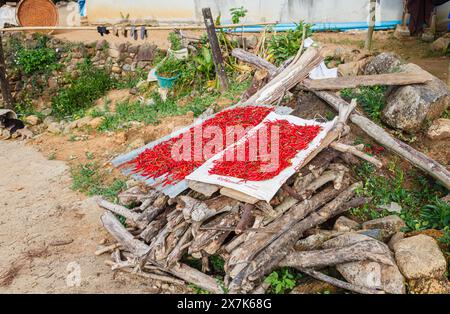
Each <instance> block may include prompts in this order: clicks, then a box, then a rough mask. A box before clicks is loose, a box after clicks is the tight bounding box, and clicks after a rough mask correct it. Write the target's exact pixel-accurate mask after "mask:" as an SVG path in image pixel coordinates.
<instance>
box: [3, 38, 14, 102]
mask: <svg viewBox="0 0 450 314" xmlns="http://www.w3.org/2000/svg"><path fill="white" fill-rule="evenodd" d="M0 88H1V90H2V96H3V101H4V102H5V109H10V110H13V109H14V99H13V97H12V95H11V89H10V88H9V82H8V78H7V76H6V65H5V55H4V53H3V41H2V34H0Z"/></svg>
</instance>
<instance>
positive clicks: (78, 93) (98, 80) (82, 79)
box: [52, 61, 113, 118]
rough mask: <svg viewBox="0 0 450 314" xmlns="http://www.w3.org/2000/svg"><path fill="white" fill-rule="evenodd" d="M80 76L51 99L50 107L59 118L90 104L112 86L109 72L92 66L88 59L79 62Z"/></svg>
mask: <svg viewBox="0 0 450 314" xmlns="http://www.w3.org/2000/svg"><path fill="white" fill-rule="evenodd" d="M78 69H79V71H80V76H79V77H78V78H77V79H76V80H72V81H71V82H70V85H68V86H67V87H65V88H63V89H62V90H61V91H60V92H59V93H58V95H56V96H55V97H53V99H52V109H53V112H54V114H55V116H57V117H59V118H63V117H68V116H72V115H73V114H75V113H78V112H80V111H81V110H83V109H86V108H88V107H90V106H91V105H92V103H93V102H94V101H95V100H97V99H98V98H100V97H101V96H103V95H104V94H105V93H106V91H108V90H109V89H110V88H111V87H112V86H113V81H112V80H111V78H110V77H109V74H108V73H107V72H106V71H105V70H102V69H97V68H94V67H92V65H91V63H90V62H89V61H86V62H84V63H82V64H79V66H78Z"/></svg>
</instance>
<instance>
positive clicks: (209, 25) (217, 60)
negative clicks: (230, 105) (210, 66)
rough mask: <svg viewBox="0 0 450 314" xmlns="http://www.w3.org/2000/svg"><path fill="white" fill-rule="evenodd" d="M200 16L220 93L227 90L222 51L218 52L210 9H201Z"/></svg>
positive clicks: (217, 41) (217, 42)
mask: <svg viewBox="0 0 450 314" xmlns="http://www.w3.org/2000/svg"><path fill="white" fill-rule="evenodd" d="M202 14H203V19H204V21H205V26H206V32H207V33H208V39H209V43H210V45H211V51H212V56H213V61H214V65H215V67H216V73H217V76H218V78H219V82H220V88H221V90H222V91H225V90H227V89H228V77H227V73H226V72H225V65H224V62H223V56H222V51H221V50H220V46H219V40H218V39H217V34H216V28H215V26H214V20H213V17H212V13H211V9H210V8H203V9H202Z"/></svg>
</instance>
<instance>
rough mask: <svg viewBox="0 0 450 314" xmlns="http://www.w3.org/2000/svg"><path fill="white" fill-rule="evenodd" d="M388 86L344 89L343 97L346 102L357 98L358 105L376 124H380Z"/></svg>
mask: <svg viewBox="0 0 450 314" xmlns="http://www.w3.org/2000/svg"><path fill="white" fill-rule="evenodd" d="M386 90H387V87H386V86H369V87H360V88H358V89H343V90H342V91H341V96H342V97H343V98H344V99H346V100H351V99H352V98H356V99H357V101H358V104H359V105H360V106H361V107H362V108H363V109H364V111H365V113H366V114H367V115H368V116H369V117H370V118H371V119H372V120H374V121H375V122H380V119H381V111H382V110H383V108H384V106H385V103H386V100H385V93H386Z"/></svg>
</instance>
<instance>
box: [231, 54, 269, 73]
mask: <svg viewBox="0 0 450 314" xmlns="http://www.w3.org/2000/svg"><path fill="white" fill-rule="evenodd" d="M231 55H232V56H233V57H235V58H238V59H239V60H241V61H244V62H247V63H250V64H251V65H253V66H255V67H257V68H258V69H261V70H266V71H267V72H268V73H269V75H270V76H272V75H273V74H274V73H275V72H276V71H277V67H276V66H274V65H273V64H272V63H270V62H269V61H267V60H265V59H263V58H261V57H258V56H257V55H255V54H253V53H250V52H248V51H245V50H244V49H240V48H235V49H233V50H232V51H231Z"/></svg>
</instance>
